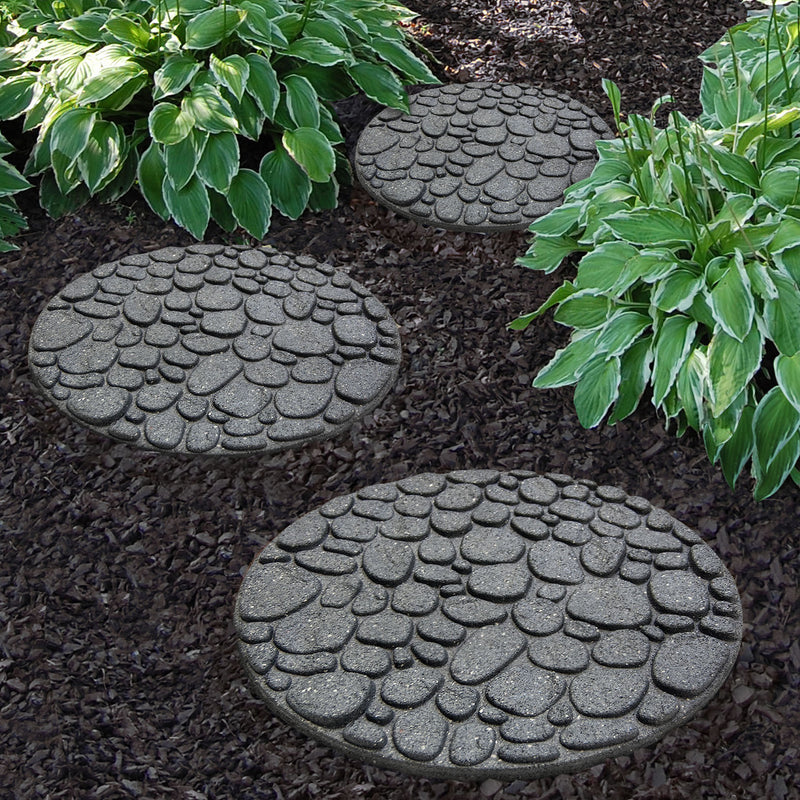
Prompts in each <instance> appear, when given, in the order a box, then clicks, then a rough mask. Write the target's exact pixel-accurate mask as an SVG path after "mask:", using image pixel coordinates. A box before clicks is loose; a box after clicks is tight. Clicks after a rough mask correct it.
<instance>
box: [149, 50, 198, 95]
mask: <svg viewBox="0 0 800 800" xmlns="http://www.w3.org/2000/svg"><path fill="white" fill-rule="evenodd" d="M199 69H200V64H199V63H198V62H197V61H195V60H194V59H193V58H192V57H191V56H190V55H186V54H185V53H182V54H181V55H173V56H168V57H167V60H166V61H165V62H164V65H163V66H162V67H160V68H159V69H157V70H156V71H155V74H154V75H153V99H154V100H160V99H161V98H162V97H169V96H170V95H173V94H177V93H178V92H181V91H183V90H184V89H185V88H186V87H187V86H188V85H189V82H190V81H191V80H192V78H194V76H195V75H196V74H197V72H198V71H199Z"/></svg>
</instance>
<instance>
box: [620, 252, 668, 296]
mask: <svg viewBox="0 0 800 800" xmlns="http://www.w3.org/2000/svg"><path fill="white" fill-rule="evenodd" d="M679 265H680V259H679V258H678V257H677V256H676V255H675V254H674V253H673V252H672V251H671V250H667V249H654V250H649V249H648V250H641V251H639V253H638V254H637V255H635V256H633V258H631V259H630V260H629V261H628V262H627V264H626V265H625V271H624V274H623V275H621V276H620V279H619V283H618V288H619V289H620V290H621V288H620V287H625V286H630V284H631V283H632V282H633V281H636V280H640V281H643V282H644V283H655V282H656V281H659V280H661V278H664V277H666V276H667V275H669V274H671V273H672V272H673V271H674V270H675V269H676V268H677V267H678V266H679Z"/></svg>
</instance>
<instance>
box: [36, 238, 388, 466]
mask: <svg viewBox="0 0 800 800" xmlns="http://www.w3.org/2000/svg"><path fill="white" fill-rule="evenodd" d="M28 357H29V362H30V366H31V374H32V375H33V378H34V380H35V381H36V383H37V384H38V385H39V387H40V388H41V389H43V390H44V392H45V393H46V395H48V396H49V397H50V399H52V400H53V401H54V402H55V403H56V405H58V407H59V408H60V409H62V410H63V411H65V412H66V413H67V414H69V415H70V416H72V417H74V418H75V419H77V420H78V421H79V422H81V423H83V424H85V425H87V426H89V427H90V428H94V429H95V430H98V431H101V432H102V433H105V434H108V435H109V436H112V437H114V438H116V439H120V440H122V441H126V442H131V443H134V444H135V445H137V446H140V447H143V448H146V449H154V450H162V451H174V452H186V453H203V454H208V455H222V454H239V453H248V452H253V451H261V452H275V451H278V450H283V449H286V448H289V447H293V446H296V445H299V444H303V443H305V442H308V441H311V440H314V439H320V438H324V437H328V436H333V435H335V434H336V433H338V432H339V431H341V430H343V429H344V428H346V427H347V426H349V425H351V424H352V423H353V422H354V421H355V420H356V419H357V418H358V417H360V416H362V415H363V414H365V413H367V412H368V411H370V410H371V409H373V408H374V407H375V406H376V405H377V404H378V403H379V402H380V401H381V399H382V398H383V397H384V396H385V395H386V393H387V392H388V391H389V389H390V388H391V386H392V384H393V383H394V380H395V378H396V377H397V373H398V370H399V364H400V339H399V335H398V330H397V326H396V325H395V323H394V321H393V320H392V319H391V317H390V316H389V313H388V311H387V310H386V308H385V307H384V306H383V305H382V304H381V303H380V302H378V300H377V299H376V298H375V297H373V296H372V295H371V294H370V293H369V292H368V291H367V290H366V289H365V288H364V287H363V286H360V285H359V284H357V283H356V282H355V281H353V280H351V279H350V278H349V277H348V276H347V275H345V274H344V273H341V272H337V271H335V270H334V268H333V267H331V266H330V265H328V264H319V263H317V262H316V261H315V260H314V259H312V258H309V257H308V256H295V257H290V256H288V255H285V254H282V253H279V252H277V251H276V250H274V249H273V248H271V247H259V248H256V249H248V248H245V247H223V246H221V245H194V246H191V247H188V248H186V249H183V248H177V247H167V248H164V249H162V250H156V251H155V252H151V253H147V254H143V255H136V256H128V257H126V258H123V259H122V260H120V261H115V262H113V263H109V264H103V265H102V266H99V267H97V269H95V270H94V271H93V272H92V273H91V274H87V275H81V276H80V277H78V278H77V279H75V280H74V281H73V282H72V283H70V284H69V285H68V286H67V287H66V288H65V289H64V290H63V291H62V292H61V293H60V294H59V295H58V296H57V297H56V298H55V299H53V300H51V301H50V302H49V303H48V304H47V307H46V308H45V310H44V311H43V312H42V313H41V315H40V316H39V318H38V319H37V321H36V324H35V325H34V327H33V331H32V333H31V340H30V347H29V353H28Z"/></svg>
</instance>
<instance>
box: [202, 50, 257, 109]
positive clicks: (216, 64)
mask: <svg viewBox="0 0 800 800" xmlns="http://www.w3.org/2000/svg"><path fill="white" fill-rule="evenodd" d="M209 66H210V67H211V72H212V73H213V74H214V77H216V79H217V80H218V81H219V82H220V83H221V84H222V85H223V86H227V87H228V89H229V90H230V92H231V94H232V95H233V96H234V97H235V98H236V99H237V100H241V99H242V95H243V94H244V88H245V86H246V85H247V79H248V78H249V77H250V65H249V64H248V63H247V61H246V60H245V59H244V58H243V57H242V56H238V55H232V56H228V57H227V58H224V59H219V58H217V56H216V55H214V54H213V53H212V54H211V57H210V59H209Z"/></svg>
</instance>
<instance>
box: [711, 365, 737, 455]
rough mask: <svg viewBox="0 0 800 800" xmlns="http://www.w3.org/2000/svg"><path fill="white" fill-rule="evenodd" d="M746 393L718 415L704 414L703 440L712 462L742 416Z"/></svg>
mask: <svg viewBox="0 0 800 800" xmlns="http://www.w3.org/2000/svg"><path fill="white" fill-rule="evenodd" d="M706 363H707V360H706ZM706 394H708V393H706ZM747 395H748V392H747V391H744V392H742V393H741V394H740V395H739V396H738V397H737V398H736V400H734V402H733V403H731V404H730V405H729V406H728V407H727V408H726V409H725V410H724V411H723V412H722V413H721V414H720V415H719V416H718V417H712V416H711V415H710V414H707V415H706V424H705V427H704V428H703V442H704V444H705V446H706V452H707V453H708V457H709V459H710V460H711V463H712V464H716V462H717V461H719V454H720V450H721V449H722V446H723V445H724V444H725V442H727V441H728V440H729V439H730V438H731V436H733V434H734V432H735V431H736V426H737V425H738V424H739V418H740V417H741V416H742V409H743V408H744V407H745V403H746V401H747Z"/></svg>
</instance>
